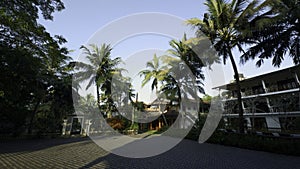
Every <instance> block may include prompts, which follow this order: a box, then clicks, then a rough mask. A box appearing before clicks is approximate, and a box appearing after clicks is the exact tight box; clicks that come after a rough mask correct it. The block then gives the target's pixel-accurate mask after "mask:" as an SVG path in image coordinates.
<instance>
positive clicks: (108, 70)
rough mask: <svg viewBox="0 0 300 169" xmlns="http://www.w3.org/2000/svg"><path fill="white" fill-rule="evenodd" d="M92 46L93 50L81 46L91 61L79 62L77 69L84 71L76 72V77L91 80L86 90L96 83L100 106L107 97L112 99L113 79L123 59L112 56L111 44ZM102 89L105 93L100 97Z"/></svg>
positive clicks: (80, 79)
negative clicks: (110, 96) (87, 62)
mask: <svg viewBox="0 0 300 169" xmlns="http://www.w3.org/2000/svg"><path fill="white" fill-rule="evenodd" d="M90 47H91V50H90V49H89V48H88V47H86V46H81V49H83V50H84V54H85V55H86V58H87V59H88V61H89V62H90V63H89V64H86V63H82V62H79V63H77V69H81V70H82V71H79V72H76V74H75V78H76V81H78V82H81V81H85V80H89V82H88V84H87V86H86V90H87V89H89V88H90V87H91V85H92V84H95V85H96V91H97V104H98V107H99V108H100V101H101V100H105V99H106V101H107V102H109V101H110V99H109V97H108V95H109V94H110V93H111V80H112V77H113V75H114V74H116V73H118V72H119V71H120V69H118V68H117V66H118V64H120V63H121V59H120V58H119V57H117V58H114V59H112V58H111V50H112V48H111V47H110V45H107V44H102V45H101V47H100V48H99V47H98V46H96V45H95V44H92V45H90ZM100 91H102V92H103V93H104V95H103V96H102V97H100ZM101 98H102V99H101ZM108 107H110V106H108Z"/></svg>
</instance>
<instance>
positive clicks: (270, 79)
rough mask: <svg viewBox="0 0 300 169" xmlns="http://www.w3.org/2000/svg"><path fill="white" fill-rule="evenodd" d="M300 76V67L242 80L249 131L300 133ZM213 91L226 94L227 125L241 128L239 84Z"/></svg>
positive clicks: (231, 84) (225, 117) (224, 101)
mask: <svg viewBox="0 0 300 169" xmlns="http://www.w3.org/2000/svg"><path fill="white" fill-rule="evenodd" d="M242 77H243V76H242ZM299 77H300V65H298V66H294V67H290V68H286V69H283V70H279V71H275V72H271V73H266V74H262V75H259V76H255V77H252V78H240V80H241V83H240V84H241V94H242V106H243V109H244V119H245V125H246V127H247V129H253V130H261V131H265V130H268V131H292V132H300V82H299ZM213 89H218V90H220V93H221V92H222V94H221V97H222V109H223V119H224V122H225V126H226V127H228V128H237V126H238V106H237V98H236V97H237V92H236V83H235V81H232V82H231V83H229V84H226V85H222V86H218V87H215V88H213Z"/></svg>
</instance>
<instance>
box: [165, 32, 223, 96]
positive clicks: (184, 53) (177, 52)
mask: <svg viewBox="0 0 300 169" xmlns="http://www.w3.org/2000/svg"><path fill="white" fill-rule="evenodd" d="M189 43H190V42H189V41H188V40H187V37H186V34H184V36H183V38H182V40H181V41H177V40H171V41H170V43H169V44H170V46H171V47H172V48H171V49H169V50H168V51H167V52H168V53H169V54H170V55H171V56H175V57H176V58H178V59H177V60H176V59H175V60H174V59H173V61H171V60H172V59H171V58H170V57H165V58H164V62H165V63H169V64H171V67H173V68H172V69H174V70H177V72H178V70H180V68H179V67H178V66H179V64H178V63H179V62H182V61H183V62H184V63H185V64H186V66H187V67H185V66H184V67H185V68H189V69H190V70H191V72H192V74H193V76H194V77H189V78H192V79H194V78H196V79H195V81H196V83H197V87H198V90H199V92H200V93H204V89H203V88H202V87H201V85H203V83H202V81H203V80H204V79H205V77H204V74H203V72H202V68H203V67H204V66H205V65H206V64H208V62H207V61H206V60H204V59H202V58H201V56H198V54H197V53H196V52H195V51H194V50H193V49H192V48H191V46H190V45H189ZM217 60H218V58H216V60H215V61H217ZM174 61H175V63H172V62H174ZM176 62H177V63H176ZM184 67H181V68H184Z"/></svg>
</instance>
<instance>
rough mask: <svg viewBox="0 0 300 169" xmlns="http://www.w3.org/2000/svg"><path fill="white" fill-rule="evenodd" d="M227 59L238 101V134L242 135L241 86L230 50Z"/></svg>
mask: <svg viewBox="0 0 300 169" xmlns="http://www.w3.org/2000/svg"><path fill="white" fill-rule="evenodd" d="M228 53H229V58H230V61H231V65H232V68H233V71H234V79H235V81H236V90H237V91H236V93H237V99H238V111H239V133H244V117H243V115H244V110H243V106H242V95H241V84H240V78H239V73H238V69H237V66H236V63H235V60H234V57H233V54H232V52H231V50H229V52H228Z"/></svg>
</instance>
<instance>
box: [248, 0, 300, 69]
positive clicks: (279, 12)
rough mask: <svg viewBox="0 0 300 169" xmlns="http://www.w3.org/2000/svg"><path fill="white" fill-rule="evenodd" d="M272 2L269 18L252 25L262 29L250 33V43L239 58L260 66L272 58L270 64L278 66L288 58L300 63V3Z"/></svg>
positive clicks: (287, 0)
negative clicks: (254, 62) (253, 61)
mask: <svg viewBox="0 0 300 169" xmlns="http://www.w3.org/2000/svg"><path fill="white" fill-rule="evenodd" d="M271 2H272V3H270V4H269V8H270V9H271V10H269V11H268V17H264V18H259V19H257V20H255V22H253V23H254V24H256V25H258V24H259V25H261V29H252V30H249V31H250V32H249V33H251V34H253V36H251V37H250V40H251V41H253V44H252V46H251V47H250V48H249V50H248V51H247V52H246V53H245V54H244V55H243V56H242V62H243V63H245V62H246V61H248V60H254V59H258V60H257V62H256V65H257V66H261V65H262V64H263V63H264V60H265V59H272V64H273V65H274V66H277V67H279V66H280V65H281V63H282V61H283V60H284V58H285V56H287V55H288V56H290V57H291V58H292V59H293V62H294V63H295V64H300V36H299V35H300V21H299V16H300V1H299V0H276V1H271ZM265 20H268V22H265Z"/></svg>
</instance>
